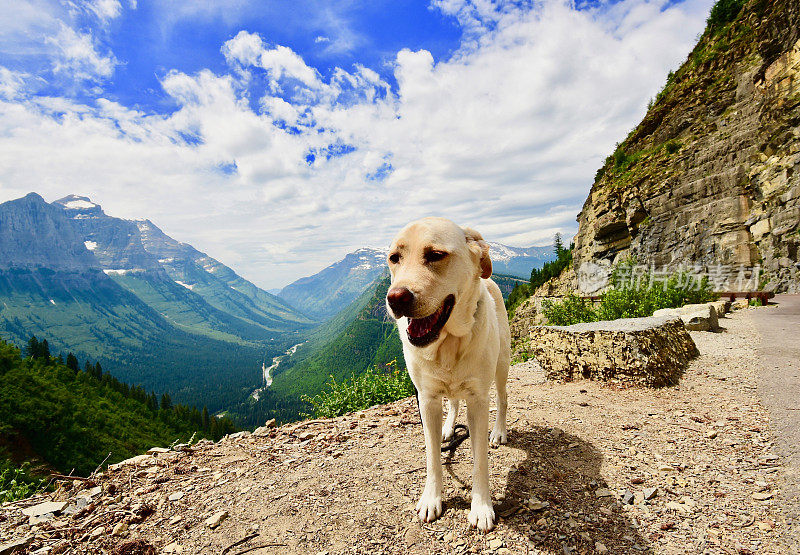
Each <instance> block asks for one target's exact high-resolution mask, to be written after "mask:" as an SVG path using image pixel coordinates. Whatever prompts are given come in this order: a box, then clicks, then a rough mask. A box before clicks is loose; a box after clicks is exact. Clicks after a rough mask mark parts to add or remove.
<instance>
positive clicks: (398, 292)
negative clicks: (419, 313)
mask: <svg viewBox="0 0 800 555" xmlns="http://www.w3.org/2000/svg"><path fill="white" fill-rule="evenodd" d="M386 302H388V303H389V308H391V309H392V312H394V313H395V316H397V317H400V316H408V315H409V314H410V312H411V305H412V304H413V303H414V293H412V292H411V291H409V290H408V289H406V288H405V287H395V288H394V289H389V292H388V293H387V294H386Z"/></svg>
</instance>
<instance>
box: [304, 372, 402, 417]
mask: <svg viewBox="0 0 800 555" xmlns="http://www.w3.org/2000/svg"><path fill="white" fill-rule="evenodd" d="M411 395H414V384H412V383H411V378H410V377H409V375H408V372H406V371H405V370H403V369H400V368H398V367H397V361H392V362H391V363H389V364H388V365H387V367H386V368H385V369H378V368H375V367H371V368H368V369H367V370H366V372H364V373H363V374H361V375H360V376H353V377H351V378H350V379H349V380H346V381H343V382H337V381H336V379H335V378H334V377H333V376H331V380H330V381H329V382H328V384H327V389H326V390H325V391H323V392H322V393H320V394H319V395H315V396H313V397H309V396H308V395H304V396H303V401H305V402H307V403H309V404H311V406H312V407H313V415H310V414H306V415H304V416H306V417H309V416H313V417H314V418H333V417H336V416H341V415H343V414H347V413H349V412H354V411H357V410H362V409H366V408H369V407H372V406H375V405H382V404H384V403H391V402H392V401H397V400H398V399H404V398H406V397H410V396H411Z"/></svg>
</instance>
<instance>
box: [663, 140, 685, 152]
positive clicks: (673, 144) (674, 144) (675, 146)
mask: <svg viewBox="0 0 800 555" xmlns="http://www.w3.org/2000/svg"><path fill="white" fill-rule="evenodd" d="M680 149H681V142H680V141H679V140H677V139H670V140H669V141H667V142H666V143H664V150H666V151H667V153H668V154H675V153H676V152H678V151H679V150H680Z"/></svg>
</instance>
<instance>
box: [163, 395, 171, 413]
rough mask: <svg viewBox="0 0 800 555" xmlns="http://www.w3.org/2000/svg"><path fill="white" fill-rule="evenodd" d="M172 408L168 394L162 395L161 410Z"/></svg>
mask: <svg viewBox="0 0 800 555" xmlns="http://www.w3.org/2000/svg"><path fill="white" fill-rule="evenodd" d="M171 408H172V399H170V397H169V393H164V394H163V395H162V396H161V410H169V409H171Z"/></svg>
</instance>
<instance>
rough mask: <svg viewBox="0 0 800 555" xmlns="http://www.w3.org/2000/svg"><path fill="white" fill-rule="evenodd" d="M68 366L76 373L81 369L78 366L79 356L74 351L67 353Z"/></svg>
mask: <svg viewBox="0 0 800 555" xmlns="http://www.w3.org/2000/svg"><path fill="white" fill-rule="evenodd" d="M67 368H69V369H70V370H72V371H73V372H75V373H76V374H77V373H78V370H79V368H78V357H76V356H75V355H73V354H72V353H69V354H68V355H67Z"/></svg>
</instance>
